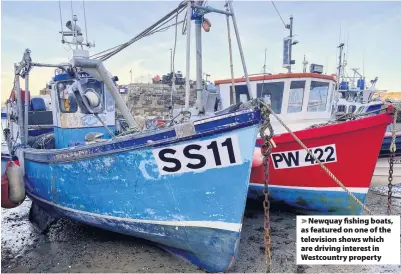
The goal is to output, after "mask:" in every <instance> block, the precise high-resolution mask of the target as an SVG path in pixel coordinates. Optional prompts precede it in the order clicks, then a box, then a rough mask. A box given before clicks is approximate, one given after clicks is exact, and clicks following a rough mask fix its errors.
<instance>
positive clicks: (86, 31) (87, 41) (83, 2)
mask: <svg viewBox="0 0 401 274" xmlns="http://www.w3.org/2000/svg"><path fill="white" fill-rule="evenodd" d="M82 5H83V7H84V21H85V36H86V43H87V44H88V43H89V40H88V28H87V26H86V12H85V0H82Z"/></svg>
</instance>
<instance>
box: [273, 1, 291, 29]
mask: <svg viewBox="0 0 401 274" xmlns="http://www.w3.org/2000/svg"><path fill="white" fill-rule="evenodd" d="M270 1H271V2H272V4H273V6H274V8H275V9H276V11H277V14H278V16H280V19H281V22H283V25H284V27H287V25H286V24H285V22H284V20H283V17H281V14H280V12H279V11H278V9H277V8H276V5H275V4H274V2H273V0H270Z"/></svg>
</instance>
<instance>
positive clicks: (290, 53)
mask: <svg viewBox="0 0 401 274" xmlns="http://www.w3.org/2000/svg"><path fill="white" fill-rule="evenodd" d="M292 20H293V17H292V15H291V17H290V24H289V25H287V26H289V29H290V45H289V46H290V52H289V56H288V57H289V59H290V65H289V66H288V73H291V65H292V59H291V58H292ZM294 63H295V62H294Z"/></svg>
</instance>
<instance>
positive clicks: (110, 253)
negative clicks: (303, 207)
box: [1, 188, 401, 273]
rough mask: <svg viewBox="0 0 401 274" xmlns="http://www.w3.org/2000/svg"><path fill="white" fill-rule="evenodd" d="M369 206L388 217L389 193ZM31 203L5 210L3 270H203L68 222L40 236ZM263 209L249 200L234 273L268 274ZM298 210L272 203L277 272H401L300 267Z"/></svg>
mask: <svg viewBox="0 0 401 274" xmlns="http://www.w3.org/2000/svg"><path fill="white" fill-rule="evenodd" d="M400 190H401V188H400ZM367 205H368V207H369V208H370V209H371V210H373V212H374V213H375V214H376V215H385V214H386V208H387V197H386V196H383V195H380V194H379V193H378V192H376V191H375V192H373V191H370V192H369V196H368V200H367ZM29 206H30V201H29V200H27V201H25V202H24V204H23V205H22V206H20V207H18V208H15V209H8V210H5V209H2V216H1V226H2V227H1V234H2V235H1V249H2V250H1V251H2V252H1V270H2V272H14V273H15V272H53V273H54V272H97V273H99V272H103V273H104V272H203V271H202V270H201V269H199V268H196V267H195V266H193V265H191V264H189V263H187V262H185V261H183V260H181V259H180V258H177V257H175V256H172V255H170V254H169V253H166V252H164V251H163V250H161V249H159V248H158V247H156V246H154V245H152V243H150V242H148V241H145V240H141V239H137V238H133V237H129V236H125V235H120V234H117V233H113V232H108V231H104V230H101V229H97V228H93V227H89V226H86V225H83V224H79V223H76V222H72V221H68V220H59V221H57V222H56V223H55V224H53V225H52V226H51V228H50V229H49V231H48V232H47V233H46V234H39V233H38V232H36V231H35V229H34V228H33V227H32V225H31V224H30V222H29V220H28V212H29ZM262 212H263V211H262V205H261V203H255V202H253V201H248V204H247V209H246V214H245V218H244V226H243V233H242V238H241V245H240V254H239V258H238V260H237V262H236V263H235V265H234V267H233V268H232V269H230V270H229V272H242V273H244V272H265V259H264V247H263V246H264V244H263V235H264V232H263V213H262ZM297 214H300V212H295V211H294V210H293V209H291V208H288V207H287V208H286V207H283V206H281V205H280V206H279V205H275V206H273V207H272V210H271V230H272V241H271V242H272V267H271V271H272V272H281V273H283V272H287V273H288V272H292V273H316V272H325V273H327V272H339V273H344V272H345V273H349V272H354V273H355V272H365V273H366V272H369V273H384V272H390V273H401V266H391V265H384V266H380V265H378V266H368V265H363V266H341V265H337V266H330V265H313V266H312V265H310V266H307V265H296V262H295V256H296V253H295V219H296V215H297ZM393 214H394V215H400V214H401V199H400V198H394V199H393Z"/></svg>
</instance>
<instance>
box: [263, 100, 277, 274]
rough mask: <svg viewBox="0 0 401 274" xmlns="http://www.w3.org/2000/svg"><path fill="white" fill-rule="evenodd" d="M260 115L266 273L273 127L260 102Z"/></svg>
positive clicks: (265, 108)
mask: <svg viewBox="0 0 401 274" xmlns="http://www.w3.org/2000/svg"><path fill="white" fill-rule="evenodd" d="M260 108H261V115H262V118H263V124H262V126H261V128H260V137H261V138H262V140H263V143H262V146H261V153H262V155H263V166H264V178H265V180H264V188H263V193H264V201H263V208H264V230H265V235H264V242H265V256H266V273H270V265H271V251H270V242H271V238H270V202H269V162H270V160H269V158H270V153H271V150H272V147H273V143H272V137H273V134H274V132H273V127H272V125H271V123H270V111H269V109H268V108H267V107H266V106H265V105H264V104H261V107H260ZM266 129H268V130H269V134H268V135H266V134H265V131H266Z"/></svg>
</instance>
